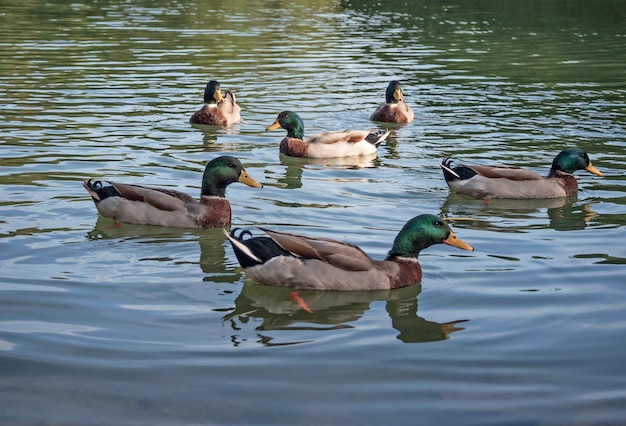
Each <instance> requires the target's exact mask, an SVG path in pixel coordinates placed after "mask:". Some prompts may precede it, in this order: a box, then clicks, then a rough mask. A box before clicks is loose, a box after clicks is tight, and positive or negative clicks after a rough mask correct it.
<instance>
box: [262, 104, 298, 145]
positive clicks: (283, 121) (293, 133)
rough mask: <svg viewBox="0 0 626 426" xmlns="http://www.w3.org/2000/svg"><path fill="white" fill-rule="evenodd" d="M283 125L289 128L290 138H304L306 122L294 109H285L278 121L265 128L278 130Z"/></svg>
mask: <svg viewBox="0 0 626 426" xmlns="http://www.w3.org/2000/svg"><path fill="white" fill-rule="evenodd" d="M281 127H282V128H283V129H285V130H287V137H288V138H296V139H303V138H304V123H303V122H302V118H300V116H299V115H298V114H296V113H295V112H293V111H283V112H281V113H280V114H278V117H276V121H274V123H272V124H271V125H270V126H269V127H268V128H267V129H265V130H276V129H279V128H281Z"/></svg>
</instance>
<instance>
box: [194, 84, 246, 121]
mask: <svg viewBox="0 0 626 426" xmlns="http://www.w3.org/2000/svg"><path fill="white" fill-rule="evenodd" d="M240 111H241V108H240V107H239V105H237V100H236V99H235V94H234V93H232V92H226V93H225V94H224V96H222V92H221V89H220V83H219V82H217V81H215V80H211V81H209V82H208V83H207V85H206V87H205V89H204V105H203V106H202V108H200V109H199V110H198V111H196V112H195V113H194V114H193V115H192V116H191V118H190V119H189V122H190V123H192V124H207V125H213V126H228V125H230V124H234V123H237V122H238V121H239V120H240Z"/></svg>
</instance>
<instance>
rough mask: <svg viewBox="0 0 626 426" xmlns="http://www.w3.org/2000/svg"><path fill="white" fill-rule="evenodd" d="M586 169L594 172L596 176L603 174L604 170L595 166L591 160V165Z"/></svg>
mask: <svg viewBox="0 0 626 426" xmlns="http://www.w3.org/2000/svg"><path fill="white" fill-rule="evenodd" d="M585 170H587V171H588V172H589V173H593V174H594V175H596V176H602V172H601V171H600V170H598V169H596V168H595V167H593V164H591V162H589V165H588V166H587V167H586V168H585Z"/></svg>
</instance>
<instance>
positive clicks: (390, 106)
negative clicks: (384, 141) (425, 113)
mask: <svg viewBox="0 0 626 426" xmlns="http://www.w3.org/2000/svg"><path fill="white" fill-rule="evenodd" d="M414 116H415V115H414V114H413V110H411V107H410V106H409V105H408V104H407V103H406V102H405V101H404V96H402V88H401V87H400V82H399V81H397V80H392V81H390V82H389V85H388V86H387V92H385V102H383V103H381V104H380V105H378V108H376V111H374V113H373V114H372V116H371V117H370V120H372V121H384V122H387V123H410V122H411V121H413V117H414Z"/></svg>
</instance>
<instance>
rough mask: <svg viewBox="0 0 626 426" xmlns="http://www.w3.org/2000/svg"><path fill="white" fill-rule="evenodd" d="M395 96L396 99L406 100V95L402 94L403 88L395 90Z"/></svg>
mask: <svg viewBox="0 0 626 426" xmlns="http://www.w3.org/2000/svg"><path fill="white" fill-rule="evenodd" d="M393 97H394V99H395V100H396V101H403V100H404V96H402V90H400V89H396V90H394V92H393Z"/></svg>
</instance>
